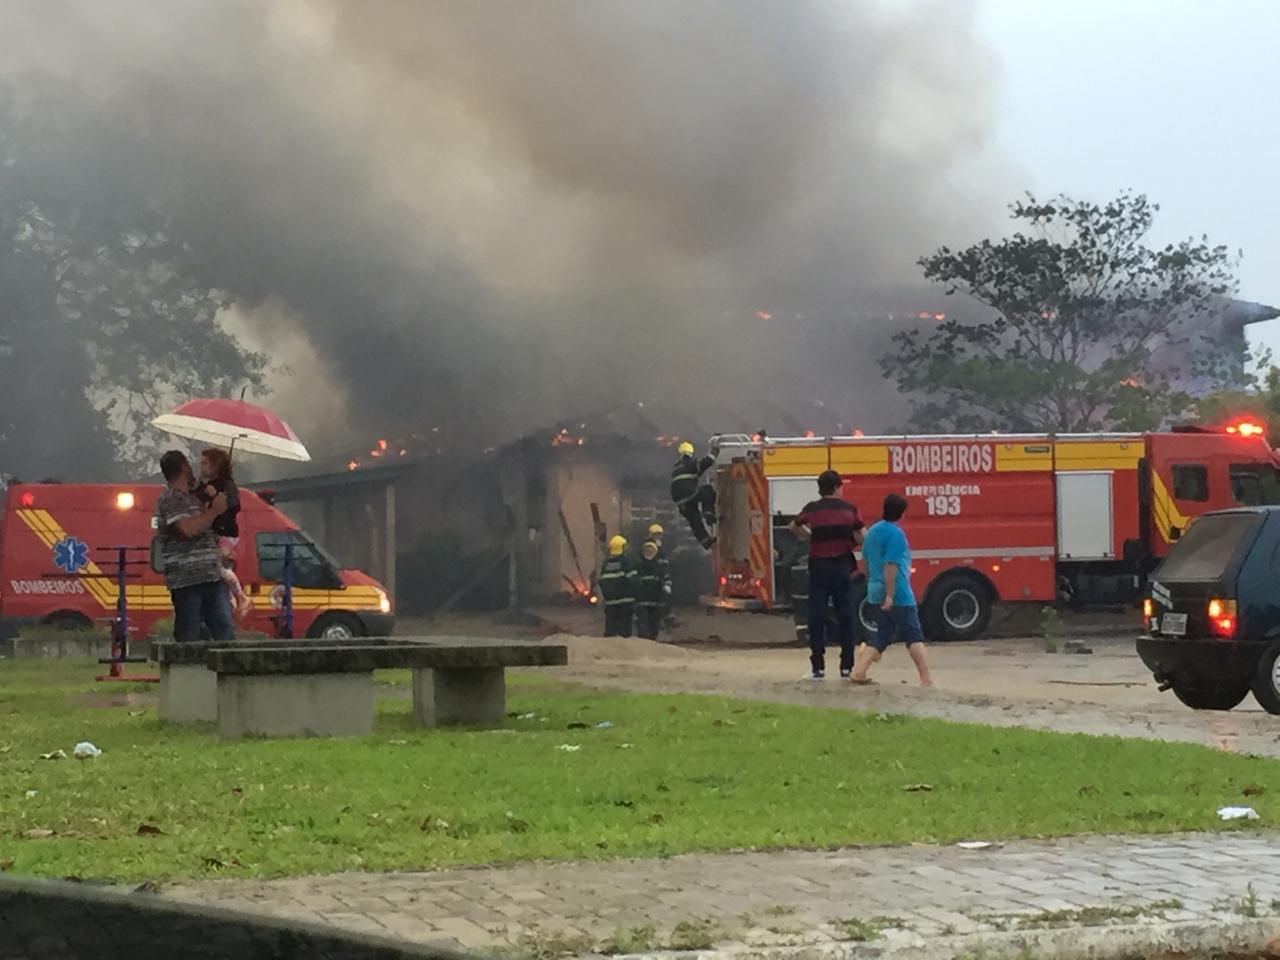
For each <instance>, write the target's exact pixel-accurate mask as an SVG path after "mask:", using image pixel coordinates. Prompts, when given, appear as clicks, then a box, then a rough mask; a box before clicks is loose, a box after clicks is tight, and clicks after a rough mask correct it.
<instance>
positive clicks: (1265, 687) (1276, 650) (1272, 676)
mask: <svg viewBox="0 0 1280 960" xmlns="http://www.w3.org/2000/svg"><path fill="white" fill-rule="evenodd" d="M1253 695H1254V696H1255V697H1257V698H1258V702H1259V703H1260V704H1262V709H1264V710H1266V711H1267V713H1280V644H1276V645H1274V646H1272V647H1271V649H1269V650H1267V651H1266V652H1265V653H1263V655H1262V656H1260V657H1259V658H1258V667H1257V669H1256V670H1255V671H1254V675H1253Z"/></svg>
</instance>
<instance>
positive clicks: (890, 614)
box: [867, 604, 924, 653]
mask: <svg viewBox="0 0 1280 960" xmlns="http://www.w3.org/2000/svg"><path fill="white" fill-rule="evenodd" d="M876 623H877V625H878V626H879V628H880V629H879V630H877V631H876V635H875V636H874V637H868V638H867V643H869V644H871V646H873V647H875V648H876V649H877V650H879V651H880V652H881V653H884V652H885V651H886V650H888V649H889V645H890V644H891V643H893V642H894V641H895V640H900V641H902V642H903V643H905V644H906V645H907V646H908V647H909V646H911V645H912V644H913V643H924V630H922V629H921V627H920V612H919V611H918V610H917V609H916V608H915V607H899V606H897V605H896V604H895V605H894V606H892V607H890V608H889V609H888V610H882V609H881V608H880V607H879V606H877V607H876Z"/></svg>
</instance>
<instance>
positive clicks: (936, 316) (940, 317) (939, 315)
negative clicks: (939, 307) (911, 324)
mask: <svg viewBox="0 0 1280 960" xmlns="http://www.w3.org/2000/svg"><path fill="white" fill-rule="evenodd" d="M933 319H935V320H937V321H938V322H939V323H941V322H942V321H943V320H945V319H947V315H946V314H945V313H935V314H934V315H933Z"/></svg>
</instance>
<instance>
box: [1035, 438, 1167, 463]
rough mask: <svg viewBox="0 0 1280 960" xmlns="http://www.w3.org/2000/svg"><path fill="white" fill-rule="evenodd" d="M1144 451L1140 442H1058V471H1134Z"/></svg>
mask: <svg viewBox="0 0 1280 960" xmlns="http://www.w3.org/2000/svg"><path fill="white" fill-rule="evenodd" d="M1145 454H1146V450H1145V447H1144V445H1143V443H1142V441H1141V440H1131V441H1123V440H1122V441H1095V440H1088V441H1070V440H1065V441H1059V442H1058V450H1057V455H1058V469H1059V470H1135V469H1137V466H1138V461H1139V460H1141V459H1142V458H1143V456H1145Z"/></svg>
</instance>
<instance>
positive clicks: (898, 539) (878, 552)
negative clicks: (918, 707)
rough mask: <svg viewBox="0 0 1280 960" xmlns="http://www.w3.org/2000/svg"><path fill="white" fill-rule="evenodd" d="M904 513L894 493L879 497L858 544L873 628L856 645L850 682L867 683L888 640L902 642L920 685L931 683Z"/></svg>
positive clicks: (905, 506)
mask: <svg viewBox="0 0 1280 960" xmlns="http://www.w3.org/2000/svg"><path fill="white" fill-rule="evenodd" d="M906 512H907V501H906V500H904V499H903V498H902V497H900V496H899V495H898V494H896V493H891V494H889V495H888V496H887V497H885V498H884V519H883V520H880V521H877V522H876V523H873V524H872V525H871V529H870V530H868V531H867V535H866V539H865V540H863V542H862V560H863V562H864V563H865V564H866V565H867V602H868V603H872V604H876V605H878V607H879V610H878V611H877V618H876V619H877V621H878V623H877V626H878V629H877V630H876V631H875V632H874V633H870V632H869V633H868V634H867V642H866V643H864V644H863V645H862V646H861V647H859V648H858V657H857V660H856V661H855V662H854V665H853V675H852V676H851V677H850V678H849V679H850V680H851V681H853V682H854V683H870V682H871V681H870V680H869V679H868V677H867V671H868V670H869V669H870V668H871V665H872V664H873V663H876V662H877V661H878V660H879V659H880V657H881V656H882V655H883V654H884V652H885V650H887V649H888V648H889V644H891V643H893V641H894V640H901V641H902V642H903V643H905V644H906V645H907V653H908V654H909V655H910V656H911V662H912V663H914V664H915V665H916V672H917V673H918V674H919V675H920V684H921V686H925V687H931V686H933V679H932V678H931V677H930V676H929V664H928V663H927V662H926V661H925V658H924V631H923V630H921V629H920V613H919V611H918V610H917V609H916V597H915V594H914V593H912V592H911V548H910V546H909V545H908V544H907V535H906V534H905V533H903V532H902V528H901V527H900V526H898V521H899V520H901V519H902V515H903V514H904V513H906Z"/></svg>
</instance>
